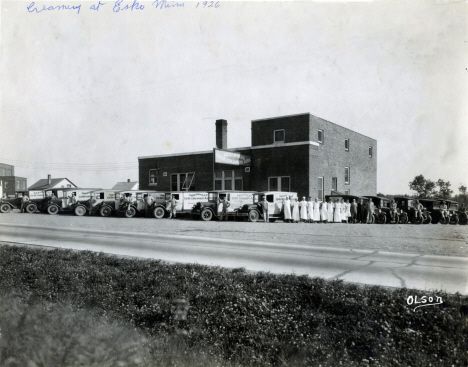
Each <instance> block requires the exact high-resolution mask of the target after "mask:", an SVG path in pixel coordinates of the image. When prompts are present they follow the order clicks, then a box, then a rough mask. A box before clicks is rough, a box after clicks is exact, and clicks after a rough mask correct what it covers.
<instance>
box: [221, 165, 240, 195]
mask: <svg viewBox="0 0 468 367" xmlns="http://www.w3.org/2000/svg"><path fill="white" fill-rule="evenodd" d="M242 184H243V172H242V170H227V171H215V190H239V191H242V189H243V187H242Z"/></svg>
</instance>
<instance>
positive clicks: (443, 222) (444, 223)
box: [439, 217, 449, 225]
mask: <svg viewBox="0 0 468 367" xmlns="http://www.w3.org/2000/svg"><path fill="white" fill-rule="evenodd" d="M439 223H440V224H443V225H446V224H449V219H448V218H447V217H446V218H440V221H439Z"/></svg>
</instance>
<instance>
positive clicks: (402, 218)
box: [400, 213, 408, 224]
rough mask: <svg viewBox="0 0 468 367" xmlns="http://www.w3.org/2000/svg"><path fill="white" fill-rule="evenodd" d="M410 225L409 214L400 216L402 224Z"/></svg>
mask: <svg viewBox="0 0 468 367" xmlns="http://www.w3.org/2000/svg"><path fill="white" fill-rule="evenodd" d="M406 223H408V214H406V213H402V214H401V215H400V224H406Z"/></svg>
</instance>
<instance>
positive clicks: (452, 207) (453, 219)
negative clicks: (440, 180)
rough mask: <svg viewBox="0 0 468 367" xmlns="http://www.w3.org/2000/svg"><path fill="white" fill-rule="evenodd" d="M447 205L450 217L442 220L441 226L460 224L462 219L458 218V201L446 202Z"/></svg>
mask: <svg viewBox="0 0 468 367" xmlns="http://www.w3.org/2000/svg"><path fill="white" fill-rule="evenodd" d="M444 201H445V203H446V204H447V208H448V211H449V217H448V218H446V219H445V220H442V218H441V219H440V223H441V224H452V225H455V224H458V222H459V221H460V219H459V218H458V201H454V200H444Z"/></svg>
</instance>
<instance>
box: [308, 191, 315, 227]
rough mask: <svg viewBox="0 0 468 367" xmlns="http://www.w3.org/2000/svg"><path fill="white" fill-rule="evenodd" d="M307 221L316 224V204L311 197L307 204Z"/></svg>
mask: <svg viewBox="0 0 468 367" xmlns="http://www.w3.org/2000/svg"><path fill="white" fill-rule="evenodd" d="M307 219H308V221H309V223H313V222H314V202H313V201H312V197H310V196H309V201H308V202H307Z"/></svg>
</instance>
